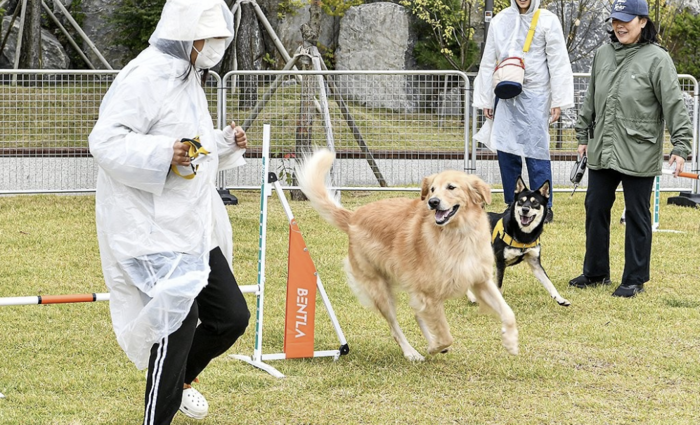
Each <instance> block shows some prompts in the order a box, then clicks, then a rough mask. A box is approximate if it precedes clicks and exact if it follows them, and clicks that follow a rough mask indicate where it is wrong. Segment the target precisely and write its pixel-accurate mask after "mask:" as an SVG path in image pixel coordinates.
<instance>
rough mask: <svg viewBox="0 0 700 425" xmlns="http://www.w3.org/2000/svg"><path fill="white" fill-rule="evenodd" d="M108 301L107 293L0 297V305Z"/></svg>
mask: <svg viewBox="0 0 700 425" xmlns="http://www.w3.org/2000/svg"><path fill="white" fill-rule="evenodd" d="M95 301H109V293H101V294H96V293H93V294H69V295H43V296H42V295H35V296H31V297H5V298H0V306H10V305H37V304H68V303H91V302H95Z"/></svg>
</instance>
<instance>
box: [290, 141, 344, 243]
mask: <svg viewBox="0 0 700 425" xmlns="http://www.w3.org/2000/svg"><path fill="white" fill-rule="evenodd" d="M334 159H335V154H334V153H333V152H331V151H330V150H328V149H319V150H317V151H316V152H314V154H313V155H312V156H311V157H307V158H306V159H304V160H303V162H302V164H301V166H298V167H297V169H296V176H297V181H298V182H299V188H300V189H301V191H302V192H304V195H306V197H307V198H309V201H310V202H311V206H312V207H313V208H314V209H315V210H316V211H318V213H319V214H320V215H321V217H322V218H323V219H324V220H326V221H327V222H329V223H330V224H332V225H333V226H335V227H337V228H338V229H340V230H342V231H343V232H345V233H347V232H348V222H349V221H350V215H351V214H352V212H351V211H348V210H346V209H345V208H343V207H342V206H341V205H340V204H339V203H338V202H337V201H336V200H335V199H333V197H332V196H331V194H330V192H329V191H328V188H327V187H326V183H325V182H326V177H327V175H328V172H329V171H330V169H331V165H333V160H334Z"/></svg>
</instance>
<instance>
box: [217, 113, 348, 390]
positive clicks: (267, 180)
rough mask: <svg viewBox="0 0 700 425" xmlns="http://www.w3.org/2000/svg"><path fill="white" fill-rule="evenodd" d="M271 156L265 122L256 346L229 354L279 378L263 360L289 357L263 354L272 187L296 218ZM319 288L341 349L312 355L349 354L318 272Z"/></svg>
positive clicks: (291, 219) (288, 216) (287, 214)
mask: <svg viewBox="0 0 700 425" xmlns="http://www.w3.org/2000/svg"><path fill="white" fill-rule="evenodd" d="M269 155H270V125H269V124H265V125H264V126H263V148H262V177H261V178H262V186H261V189H260V241H259V244H258V245H259V250H260V251H259V252H258V292H257V312H256V322H255V347H254V349H253V355H252V357H251V356H244V355H240V354H231V355H230V356H229V357H232V358H235V359H238V360H243V361H245V362H247V363H249V364H251V365H253V366H255V367H257V368H260V369H262V370H264V371H266V372H268V373H269V374H270V375H272V376H275V377H277V378H284V375H283V374H282V373H281V372H279V371H278V370H277V369H275V368H273V367H272V366H270V365H268V364H266V363H264V362H263V361H265V360H284V359H286V358H287V356H286V354H285V353H275V354H263V353H262V337H263V304H264V293H265V290H264V289H265V249H266V238H267V211H268V208H267V198H268V197H269V196H271V195H272V187H274V189H275V191H276V192H277V196H278V198H279V200H280V202H281V203H282V207H283V209H284V212H285V214H286V216H287V220H288V222H289V223H290V224H291V222H292V221H293V220H294V215H293V214H292V210H291V208H290V207H289V203H288V202H287V198H285V196H284V191H283V190H282V186H281V185H280V183H279V181H278V180H277V177H276V176H275V175H274V173H272V174H271V173H269V167H270V165H269ZM316 288H317V291H318V292H319V293H320V294H321V298H322V300H323V304H324V306H325V307H326V311H327V312H328V315H329V317H330V319H331V322H332V324H333V327H334V329H335V332H336V335H337V336H338V340H339V341H340V348H339V349H337V350H323V351H314V352H313V357H333V358H334V359H335V360H337V359H338V358H339V357H340V356H341V355H344V354H347V353H348V352H349V351H350V350H349V347H348V344H347V340H346V339H345V335H344V334H343V330H342V329H341V328H340V324H339V322H338V319H337V317H336V315H335V311H334V310H333V306H332V305H331V303H330V299H329V298H328V295H327V294H326V291H325V289H324V287H323V283H322V282H321V278H320V277H319V275H318V273H316Z"/></svg>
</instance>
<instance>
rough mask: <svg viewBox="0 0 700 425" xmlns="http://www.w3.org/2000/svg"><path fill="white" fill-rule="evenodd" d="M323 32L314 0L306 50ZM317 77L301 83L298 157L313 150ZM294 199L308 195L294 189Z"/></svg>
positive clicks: (305, 61) (305, 65)
mask: <svg viewBox="0 0 700 425" xmlns="http://www.w3.org/2000/svg"><path fill="white" fill-rule="evenodd" d="M320 32H321V4H320V0H312V1H311V7H310V9H309V22H307V23H305V24H304V25H302V26H301V36H302V39H303V40H304V44H303V46H304V50H305V51H307V52H308V51H309V50H310V47H315V46H316V44H317V43H318V35H319V33H320ZM300 59H301V65H302V67H301V69H302V70H305V71H306V70H310V69H311V59H310V58H309V57H303V58H300ZM315 84H316V78H314V76H311V75H306V76H304V79H303V80H302V85H301V101H300V104H299V117H298V118H297V129H296V157H297V159H301V157H302V155H303V153H304V152H311V140H312V134H313V127H314V122H313V119H314V94H315V89H314V88H315ZM293 183H294V185H296V184H297V180H296V176H294V177H293ZM291 197H292V200H294V201H303V200H306V196H304V194H303V193H302V192H301V191H299V190H293V191H292V193H291Z"/></svg>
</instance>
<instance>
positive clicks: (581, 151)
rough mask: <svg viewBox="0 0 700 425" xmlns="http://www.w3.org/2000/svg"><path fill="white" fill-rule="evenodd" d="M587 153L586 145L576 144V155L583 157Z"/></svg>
mask: <svg viewBox="0 0 700 425" xmlns="http://www.w3.org/2000/svg"><path fill="white" fill-rule="evenodd" d="M587 154H588V145H578V157H579V158H583V157H584V156H586V155H587Z"/></svg>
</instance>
